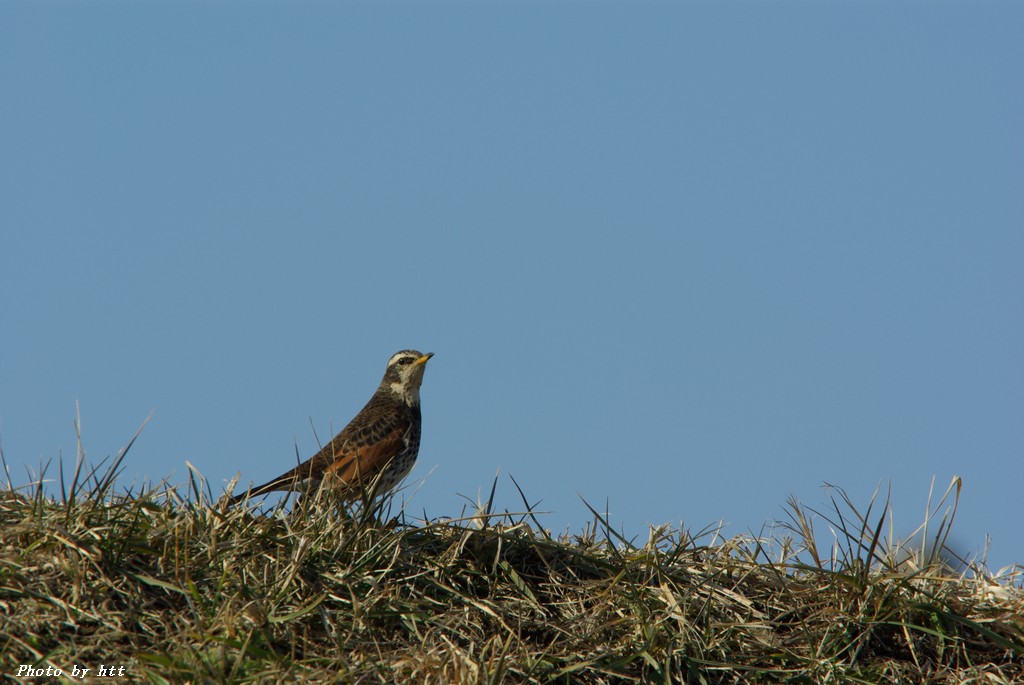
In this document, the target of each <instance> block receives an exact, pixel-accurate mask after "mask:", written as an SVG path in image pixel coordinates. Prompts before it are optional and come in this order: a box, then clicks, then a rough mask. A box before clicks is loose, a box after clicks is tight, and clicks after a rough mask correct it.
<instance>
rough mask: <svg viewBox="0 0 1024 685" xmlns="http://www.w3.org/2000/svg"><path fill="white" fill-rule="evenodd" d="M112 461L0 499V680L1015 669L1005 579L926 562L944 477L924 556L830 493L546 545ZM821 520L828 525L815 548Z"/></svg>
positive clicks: (529, 678)
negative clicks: (714, 520)
mask: <svg viewBox="0 0 1024 685" xmlns="http://www.w3.org/2000/svg"><path fill="white" fill-rule="evenodd" d="M123 456H124V455H123V454H122V455H121V458H123ZM119 465H120V458H118V459H115V460H114V461H113V463H112V464H109V465H107V466H105V467H99V468H93V469H91V470H86V469H84V468H83V467H82V466H81V463H79V468H78V470H76V472H75V474H74V477H73V479H72V482H71V483H70V486H67V484H65V483H64V482H63V481H61V483H60V490H61V493H60V496H59V497H53V498H51V497H47V496H46V495H44V492H43V488H42V486H41V485H40V483H41V482H42V481H43V475H45V474H42V475H40V477H39V482H37V483H36V484H34V485H33V486H30V487H28V488H24V489H21V490H16V489H14V488H13V487H11V485H10V484H9V483H8V485H7V487H6V488H5V489H0V654H2V657H0V675H3V676H4V677H7V678H9V679H11V680H14V677H13V676H14V674H15V673H16V672H17V669H18V668H19V666H20V665H22V664H32V665H34V666H41V667H46V666H47V665H50V666H53V667H60V668H68V669H69V668H70V666H71V664H76V663H77V664H82V665H96V664H101V663H102V664H114V665H125V666H126V671H125V672H126V675H128V676H130V678H131V679H132V680H137V681H149V682H157V683H160V682H168V683H178V682H194V683H249V682H252V683H257V682H281V681H289V682H313V683H321V682H322V683H327V682H342V683H349V682H354V683H377V682H380V683H390V682H396V681H397V682H410V683H420V682H423V683H499V682H563V683H634V682H636V683H639V682H642V683H658V682H664V683H769V682H771V683H775V682H794V683H829V682H836V683H891V682H905V683H967V682H977V683H986V684H988V685H993V684H997V683H1014V682H1024V661H1022V656H1024V591H1022V589H1021V586H1020V581H1021V579H1020V575H1019V569H1017V570H1016V571H1014V570H1011V572H1007V573H1005V574H1004V575H1003V576H1002V577H1000V578H993V577H991V576H989V575H986V574H985V573H983V572H982V571H980V570H978V569H973V570H972V569H969V568H968V567H966V566H961V568H960V569H959V570H954V569H952V568H950V567H949V565H948V562H947V563H943V562H942V561H941V559H942V556H941V552H942V548H943V543H944V541H945V536H946V534H948V527H949V523H950V521H951V512H952V511H954V510H955V498H956V495H957V494H958V492H957V491H958V482H955V484H956V487H955V488H954V489H953V490H951V491H950V492H947V493H946V495H947V497H948V498H950V501H951V502H952V507H948V508H947V515H946V516H944V517H943V518H942V519H941V520H940V521H939V522H938V523H937V524H936V523H935V522H934V521H929V522H926V525H927V526H931V527H932V528H933V530H928V529H927V528H925V529H924V530H922V531H921V536H922V538H923V539H927V540H931V541H932V543H933V544H932V549H933V552H932V553H925V552H920V553H918V554H916V555H910V556H908V555H907V554H906V553H904V552H903V551H901V550H900V548H899V546H898V545H894V544H892V543H890V542H886V541H885V539H884V536H883V529H884V527H885V526H886V525H887V521H889V520H890V517H889V511H888V506H887V505H886V506H883V507H880V509H881V511H880V513H874V514H873V513H872V508H873V505H874V502H872V503H871V504H869V506H868V507H867V511H866V512H865V513H864V514H861V513H860V512H859V511H858V510H857V509H856V508H855V507H854V506H853V504H852V503H851V502H849V500H847V499H845V496H844V495H843V493H842V492H841V491H839V490H836V491H835V492H837V493H838V494H837V497H836V499H835V500H834V501H833V505H834V508H833V511H831V512H830V513H829V514H827V515H826V514H822V513H816V512H810V511H808V510H806V509H804V508H802V507H800V506H799V505H798V504H797V503H796V502H791V503H790V517H791V518H790V521H789V522H788V523H787V524H786V525H784V526H782V527H781V528H780V530H779V532H778V533H776V534H772V535H768V536H765V537H764V538H755V537H738V538H733V539H722V538H720V537H718V536H717V534H716V533H715V532H714V531H710V532H705V533H704V534H702V535H697V536H691V535H690V534H689V533H687V532H684V531H679V530H669V529H667V528H661V529H655V530H652V531H651V532H650V536H649V539H647V540H646V541H643V542H642V543H641V542H636V541H631V540H626V539H623V538H621V537H620V536H619V535H617V534H616V533H615V532H614V530H613V528H612V527H611V526H610V525H609V524H608V521H607V518H606V517H605V516H603V515H601V514H599V513H597V512H594V518H593V520H592V521H591V522H590V523H589V524H588V525H587V526H585V528H584V529H583V530H582V532H580V533H579V534H578V535H574V536H558V537H554V536H552V535H550V534H549V533H548V532H547V531H545V530H544V529H543V528H542V527H541V525H540V524H539V522H538V521H537V520H536V518H535V517H534V516H533V514H532V513H530V512H529V511H527V512H526V513H524V514H508V513H504V514H500V515H496V514H493V513H491V512H490V511H489V509H490V503H485V504H484V505H482V506H481V507H480V510H479V511H478V512H476V513H475V514H474V515H472V516H469V517H467V518H465V519H461V520H457V521H432V522H417V523H415V524H413V523H410V522H409V521H408V520H407V519H406V517H405V515H404V514H403V513H401V512H399V513H398V515H397V517H396V518H393V517H391V516H389V515H388V512H387V509H386V507H388V506H389V504H388V503H387V502H385V503H383V504H381V505H380V506H378V507H357V508H356V510H355V511H345V510H341V509H340V508H339V507H337V506H336V505H332V504H331V503H329V502H326V501H322V500H321V499H318V498H312V497H311V498H306V499H305V500H304V501H302V502H299V503H298V504H295V505H294V506H293V507H291V508H290V509H292V511H289V509H287V508H285V507H284V506H278V507H275V508H272V509H269V510H267V511H259V510H253V509H250V508H247V507H239V508H235V509H227V508H226V507H225V506H224V503H223V499H221V500H220V502H216V501H213V498H212V497H211V494H210V492H209V490H208V488H207V487H206V485H205V483H204V482H203V481H202V480H201V478H199V477H198V476H197V475H196V474H193V478H192V480H191V482H190V483H189V484H188V485H187V486H182V487H181V488H175V487H170V486H168V485H167V484H166V483H163V484H160V485H157V486H152V487H149V486H145V487H142V488H139V489H138V491H134V492H133V491H127V492H120V493H115V492H114V485H113V484H114V482H115V480H116V476H117V474H118V469H119V468H120V466H119ZM182 491H184V494H183V493H182ZM492 497H493V492H492ZM945 501H946V500H944V501H943V502H940V504H943V503H944V502H945ZM524 508H525V509H527V510H528V509H529V507H524ZM822 519H826V520H828V521H829V525H830V527H831V528H832V529H833V530H835V531H838V538H837V539H836V540H835V541H834V543H833V544H831V545H830V549H829V550H828V551H827V552H826V553H822V552H821V551H820V550H819V549H818V547H817V535H816V533H815V531H814V528H813V524H814V522H815V521H821V520H822ZM378 521H386V522H387V523H379V522H378ZM19 682H24V681H23V680H19Z"/></svg>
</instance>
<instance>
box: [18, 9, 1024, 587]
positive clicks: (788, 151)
mask: <svg viewBox="0 0 1024 685" xmlns="http://www.w3.org/2000/svg"><path fill="white" fill-rule="evenodd" d="M1022 35H1024V5H1022V4H1020V3H1011V2H996V3H987V2H982V3H966V2H964V3H950V2H929V3H872V2H863V3H845V2H844V3H807V2H798V3H783V2H772V3H750V4H746V3H736V2H726V3H712V2H696V3H661V2H646V3H612V2H594V3H584V2H565V3H559V2H550V3H539V2H517V3H510V2H490V3H469V2H442V3H396V2H386V3H383V2H382V3H370V2H353V3H334V2H330V3H328V2H303V3H290V2H289V3H286V2H280V3H271V2H255V3H242V2H207V3H200V2H176V3H164V2H145V3H130V2H109V3H103V2H93V3H61V2H46V3H38V2H4V3H3V4H2V5H0V98H2V106H0V194H2V197H0V330H2V335H0V421H2V424H0V440H2V446H3V452H4V455H5V457H6V460H7V462H8V464H9V465H10V467H11V475H12V478H13V479H14V480H15V481H16V482H21V483H23V482H25V481H26V480H27V478H28V476H27V475H26V467H28V468H33V469H35V468H37V467H38V465H39V463H40V461H45V460H49V459H54V460H55V459H56V458H57V456H58V455H60V454H63V455H64V457H65V459H66V460H69V461H73V457H74V452H75V432H74V428H73V420H74V417H75V403H76V402H78V403H79V404H80V407H81V416H82V427H83V439H84V445H85V448H86V450H87V454H88V456H89V458H90V459H93V460H98V459H101V458H103V457H104V456H107V455H110V454H113V453H116V452H117V451H118V449H120V448H121V447H122V446H123V445H124V444H125V443H127V442H128V440H129V439H130V438H131V437H132V435H133V433H134V432H135V430H136V429H137V428H138V426H139V425H140V424H141V423H142V422H143V420H144V419H145V418H146V417H147V415H149V414H150V413H151V412H152V413H153V418H152V420H151V421H150V423H149V424H148V425H147V427H146V428H145V429H144V431H143V432H142V435H141V437H140V438H139V440H138V442H137V443H136V444H135V446H134V447H133V449H132V450H131V452H130V453H129V455H128V458H127V459H126V461H125V473H124V482H125V483H130V482H131V481H133V480H135V481H141V480H143V479H151V480H157V481H158V480H160V479H162V478H164V477H168V478H169V479H170V481H171V482H174V483H184V482H186V479H187V470H186V466H185V463H186V461H188V462H190V463H192V464H194V465H195V466H196V467H197V468H198V469H199V470H200V471H201V472H202V474H203V475H204V476H205V477H206V478H207V479H209V481H210V482H211V484H212V485H213V487H214V489H219V488H222V487H223V486H224V485H225V484H226V483H227V481H228V480H229V479H230V478H231V477H233V476H234V475H236V474H238V473H241V475H242V478H243V482H244V483H248V482H250V481H255V482H257V483H259V482H263V481H264V480H267V479H268V478H270V477H273V476H276V475H277V474H279V473H280V472H282V471H283V470H284V469H285V468H287V467H289V466H290V465H292V464H294V461H295V449H296V445H297V447H298V451H299V453H300V454H301V455H302V456H303V457H307V456H309V455H311V454H312V453H313V452H314V451H315V450H316V447H317V441H316V438H315V437H314V434H313V427H315V429H316V431H317V434H318V435H319V436H320V439H321V440H326V439H327V438H329V437H330V435H332V434H333V432H335V431H336V430H338V429H340V428H341V427H342V426H343V425H344V424H345V423H346V422H347V421H348V420H349V419H350V418H351V417H352V416H353V415H354V414H355V412H356V411H357V410H358V409H359V408H360V407H361V406H362V404H363V403H364V402H365V401H366V400H367V399H368V398H369V396H370V394H371V393H372V392H373V390H374V388H375V387H376V384H377V382H378V381H379V379H380V376H381V374H382V373H383V371H384V366H385V363H386V361H387V359H388V357H389V356H390V355H391V354H392V353H394V352H395V351H397V350H399V349H402V348H406V347H412V348H416V349H419V350H423V351H431V352H434V353H436V356H435V357H434V359H433V360H431V362H430V364H429V366H428V369H427V373H426V379H425V382H424V387H423V415H424V436H423V444H422V449H421V451H420V458H419V462H418V464H417V466H416V469H415V470H414V471H413V474H412V476H411V479H412V480H413V481H417V480H424V479H425V480H424V482H423V483H422V484H421V487H420V489H419V491H418V492H417V493H416V494H415V496H414V498H413V500H412V511H414V512H417V513H422V512H424V511H425V512H426V514H427V515H428V516H430V517H439V516H455V515H458V514H459V513H460V511H461V510H462V508H463V506H464V505H465V503H466V500H465V499H464V498H463V496H465V497H468V498H470V499H476V497H477V495H478V493H481V492H482V493H483V495H482V496H486V494H487V492H488V491H489V490H490V487H491V483H492V482H493V479H494V477H495V473H496V472H498V471H499V470H500V471H501V474H502V475H501V476H500V479H499V484H498V491H497V496H496V499H497V505H498V508H499V509H501V508H507V509H511V510H519V509H521V507H522V505H521V504H520V502H519V498H518V494H517V493H516V491H515V488H514V486H513V485H512V483H511V481H510V480H509V479H508V476H507V474H511V475H512V476H514V477H515V479H516V480H517V481H518V482H519V484H520V485H521V486H522V488H523V490H524V491H525V492H526V494H527V496H528V497H529V498H530V500H531V501H533V502H538V501H539V502H540V504H539V507H538V508H539V509H540V510H543V511H548V512H550V513H549V514H547V515H545V516H544V517H543V518H542V520H543V521H544V522H545V523H546V524H547V525H548V526H549V527H550V528H552V529H554V530H555V531H562V530H565V529H569V530H570V531H573V532H575V531H579V530H580V529H581V528H582V527H583V525H584V524H585V523H586V521H587V520H588V519H589V518H590V515H589V513H588V511H587V509H586V507H585V506H584V504H583V503H582V501H581V499H580V498H581V497H582V498H586V500H587V501H589V502H590V503H591V504H593V505H594V506H595V507H597V508H599V509H604V508H605V505H606V503H607V507H608V509H609V511H610V513H611V517H612V520H613V522H615V523H616V524H617V525H619V526H621V528H622V529H623V530H625V531H626V533H627V534H629V535H637V536H640V537H643V536H644V534H645V531H646V524H647V523H654V524H660V523H664V522H669V523H673V524H675V525H679V524H680V523H682V524H684V525H685V526H687V527H689V528H691V529H693V530H698V529H700V528H703V527H704V526H705V525H708V524H710V523H714V522H716V521H719V520H722V521H725V522H726V523H727V524H728V527H727V528H726V532H727V533H733V534H738V533H744V532H747V531H751V530H752V531H755V532H757V531H760V530H761V527H762V526H763V525H764V524H765V523H766V522H771V521H774V520H777V519H781V518H784V509H783V505H784V503H785V502H786V499H787V498H788V497H789V496H790V495H795V496H796V497H798V498H799V499H800V500H801V501H802V502H804V503H806V504H808V505H811V506H815V507H819V508H820V507H823V506H825V505H827V502H828V500H827V493H825V492H824V491H823V489H822V484H823V483H825V482H829V483H834V484H837V485H840V486H842V487H844V488H846V490H847V491H848V492H849V493H850V495H851V497H852V498H853V499H854V500H855V501H856V502H857V503H858V504H859V505H862V506H866V505H867V501H868V498H869V496H870V494H871V492H872V491H873V490H874V489H875V488H876V487H878V486H879V485H881V486H882V487H883V490H884V488H886V487H888V485H889V484H890V483H891V486H892V492H893V505H894V510H895V516H896V527H897V529H899V530H910V529H911V528H912V527H913V526H915V525H916V524H918V523H920V522H921V521H922V520H923V518H924V508H925V498H926V496H927V493H928V489H929V487H930V484H931V482H932V479H933V478H934V479H935V483H936V489H937V490H938V491H939V492H941V491H942V490H943V489H944V488H945V487H946V485H947V484H948V483H949V482H950V480H951V478H952V477H953V476H954V475H960V476H962V477H963V479H964V491H963V497H962V501H961V507H960V511H959V515H958V520H957V523H956V524H955V526H954V541H955V542H956V544H957V545H958V546H959V548H960V549H962V550H963V551H965V552H966V553H972V552H977V551H980V550H981V548H982V547H983V546H984V544H985V540H986V535H989V536H991V549H990V555H989V562H990V565H991V566H993V567H995V568H998V567H999V566H1002V565H1005V564H1009V563H1011V562H1024V526H1022V525H1021V520H1020V517H1021V492H1022V486H1024V458H1022V457H1024V306H1022V304H1024V297H1022V296H1024V87H1022V86H1024V78H1022V73H1024V70H1022V67H1024V41H1022V40H1021V36H1022ZM311 424H312V426H311ZM826 530H827V529H826V528H825V527H824V526H822V531H823V532H824V531H826Z"/></svg>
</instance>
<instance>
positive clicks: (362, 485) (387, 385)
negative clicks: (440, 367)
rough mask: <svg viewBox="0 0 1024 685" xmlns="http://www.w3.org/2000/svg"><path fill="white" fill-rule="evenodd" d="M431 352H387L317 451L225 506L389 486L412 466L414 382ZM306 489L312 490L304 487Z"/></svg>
mask: <svg viewBox="0 0 1024 685" xmlns="http://www.w3.org/2000/svg"><path fill="white" fill-rule="evenodd" d="M433 356H434V353H433V352H428V353H427V354H423V353H422V352H417V351H416V350H402V351H401V352H396V353H395V354H393V355H391V358H390V359H389V360H388V366H387V370H386V371H385V372H384V378H382V379H381V381H380V385H378V386H377V391H376V392H374V393H373V397H371V398H370V401H369V402H367V403H366V406H365V407H363V408H362V409H361V410H360V411H359V413H358V414H356V415H355V418H353V419H352V420H351V421H349V423H348V425H347V426H345V427H344V428H343V429H342V430H341V432H340V433H338V434H337V435H335V436H334V438H333V439H332V440H331V441H330V442H329V443H327V445H325V446H324V447H323V449H321V450H320V451H319V452H317V453H316V454H314V455H313V456H312V457H310V458H309V459H307V460H306V461H304V462H302V463H301V464H299V465H298V466H296V467H295V468H293V469H291V470H289V471H286V472H285V473H282V474H281V475H280V476H278V477H277V478H274V479H272V480H270V481H268V482H266V483H264V484H263V485H260V486H258V487H255V488H251V489H250V490H248V491H247V492H243V493H241V494H238V495H235V496H234V497H232V498H231V500H230V501H229V503H228V504H229V506H230V505H233V504H237V503H238V502H241V501H242V500H244V499H246V498H248V497H258V496H259V495H264V494H266V493H268V492H274V491H282V490H300V489H306V488H310V487H311V488H314V489H315V488H317V487H319V486H321V485H324V486H329V487H331V488H332V489H334V490H336V491H337V492H338V493H339V494H341V496H342V497H343V499H347V500H356V499H359V498H364V497H365V496H366V495H367V494H370V492H371V489H372V492H373V494H378V495H383V494H386V493H388V492H390V491H391V490H393V489H394V488H395V487H396V486H397V485H398V484H399V483H400V482H402V479H404V478H405V477H406V476H407V475H408V474H409V472H410V471H411V470H412V467H413V464H415V462H416V455H417V454H418V453H419V449H420V430H421V428H422V419H421V417H420V385H421V384H422V383H423V372H424V370H425V369H426V364H427V361H428V360H429V359H430V358H431V357H433ZM310 491H312V490H310Z"/></svg>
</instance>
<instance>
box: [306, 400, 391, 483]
mask: <svg viewBox="0 0 1024 685" xmlns="http://www.w3.org/2000/svg"><path fill="white" fill-rule="evenodd" d="M408 430H409V421H408V419H406V418H404V417H402V418H400V417H397V416H394V415H389V416H382V417H380V418H379V419H378V420H377V421H373V422H371V423H369V424H367V425H366V426H365V427H364V428H363V429H362V430H360V431H359V432H358V433H356V434H354V435H350V436H347V440H345V441H344V442H342V444H340V445H335V444H334V443H335V441H334V440H332V441H331V444H329V445H327V446H326V447H324V449H323V450H321V454H324V456H325V457H328V458H329V459H330V461H329V463H328V465H327V467H326V468H325V469H324V476H325V477H327V476H330V477H331V478H333V479H337V480H338V481H340V483H342V484H345V485H358V484H366V485H369V483H370V482H371V481H372V480H373V478H374V477H376V476H377V474H378V473H380V472H381V471H382V470H383V469H384V467H385V466H387V464H388V462H390V461H391V459H392V458H394V456H395V455H396V454H398V453H399V452H400V451H401V450H402V449H403V448H404V447H405V444H406V434H407V433H408ZM338 437H339V438H340V437H341V436H340V435H339V436H338ZM317 456H320V455H317ZM314 459H316V457H314Z"/></svg>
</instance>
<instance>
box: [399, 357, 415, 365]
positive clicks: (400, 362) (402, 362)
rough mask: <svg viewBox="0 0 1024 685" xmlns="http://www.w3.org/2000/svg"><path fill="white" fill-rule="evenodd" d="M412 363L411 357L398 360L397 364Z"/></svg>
mask: <svg viewBox="0 0 1024 685" xmlns="http://www.w3.org/2000/svg"><path fill="white" fill-rule="evenodd" d="M412 362H413V358H412V357H402V358H401V359H399V360H398V363H399V364H412Z"/></svg>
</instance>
